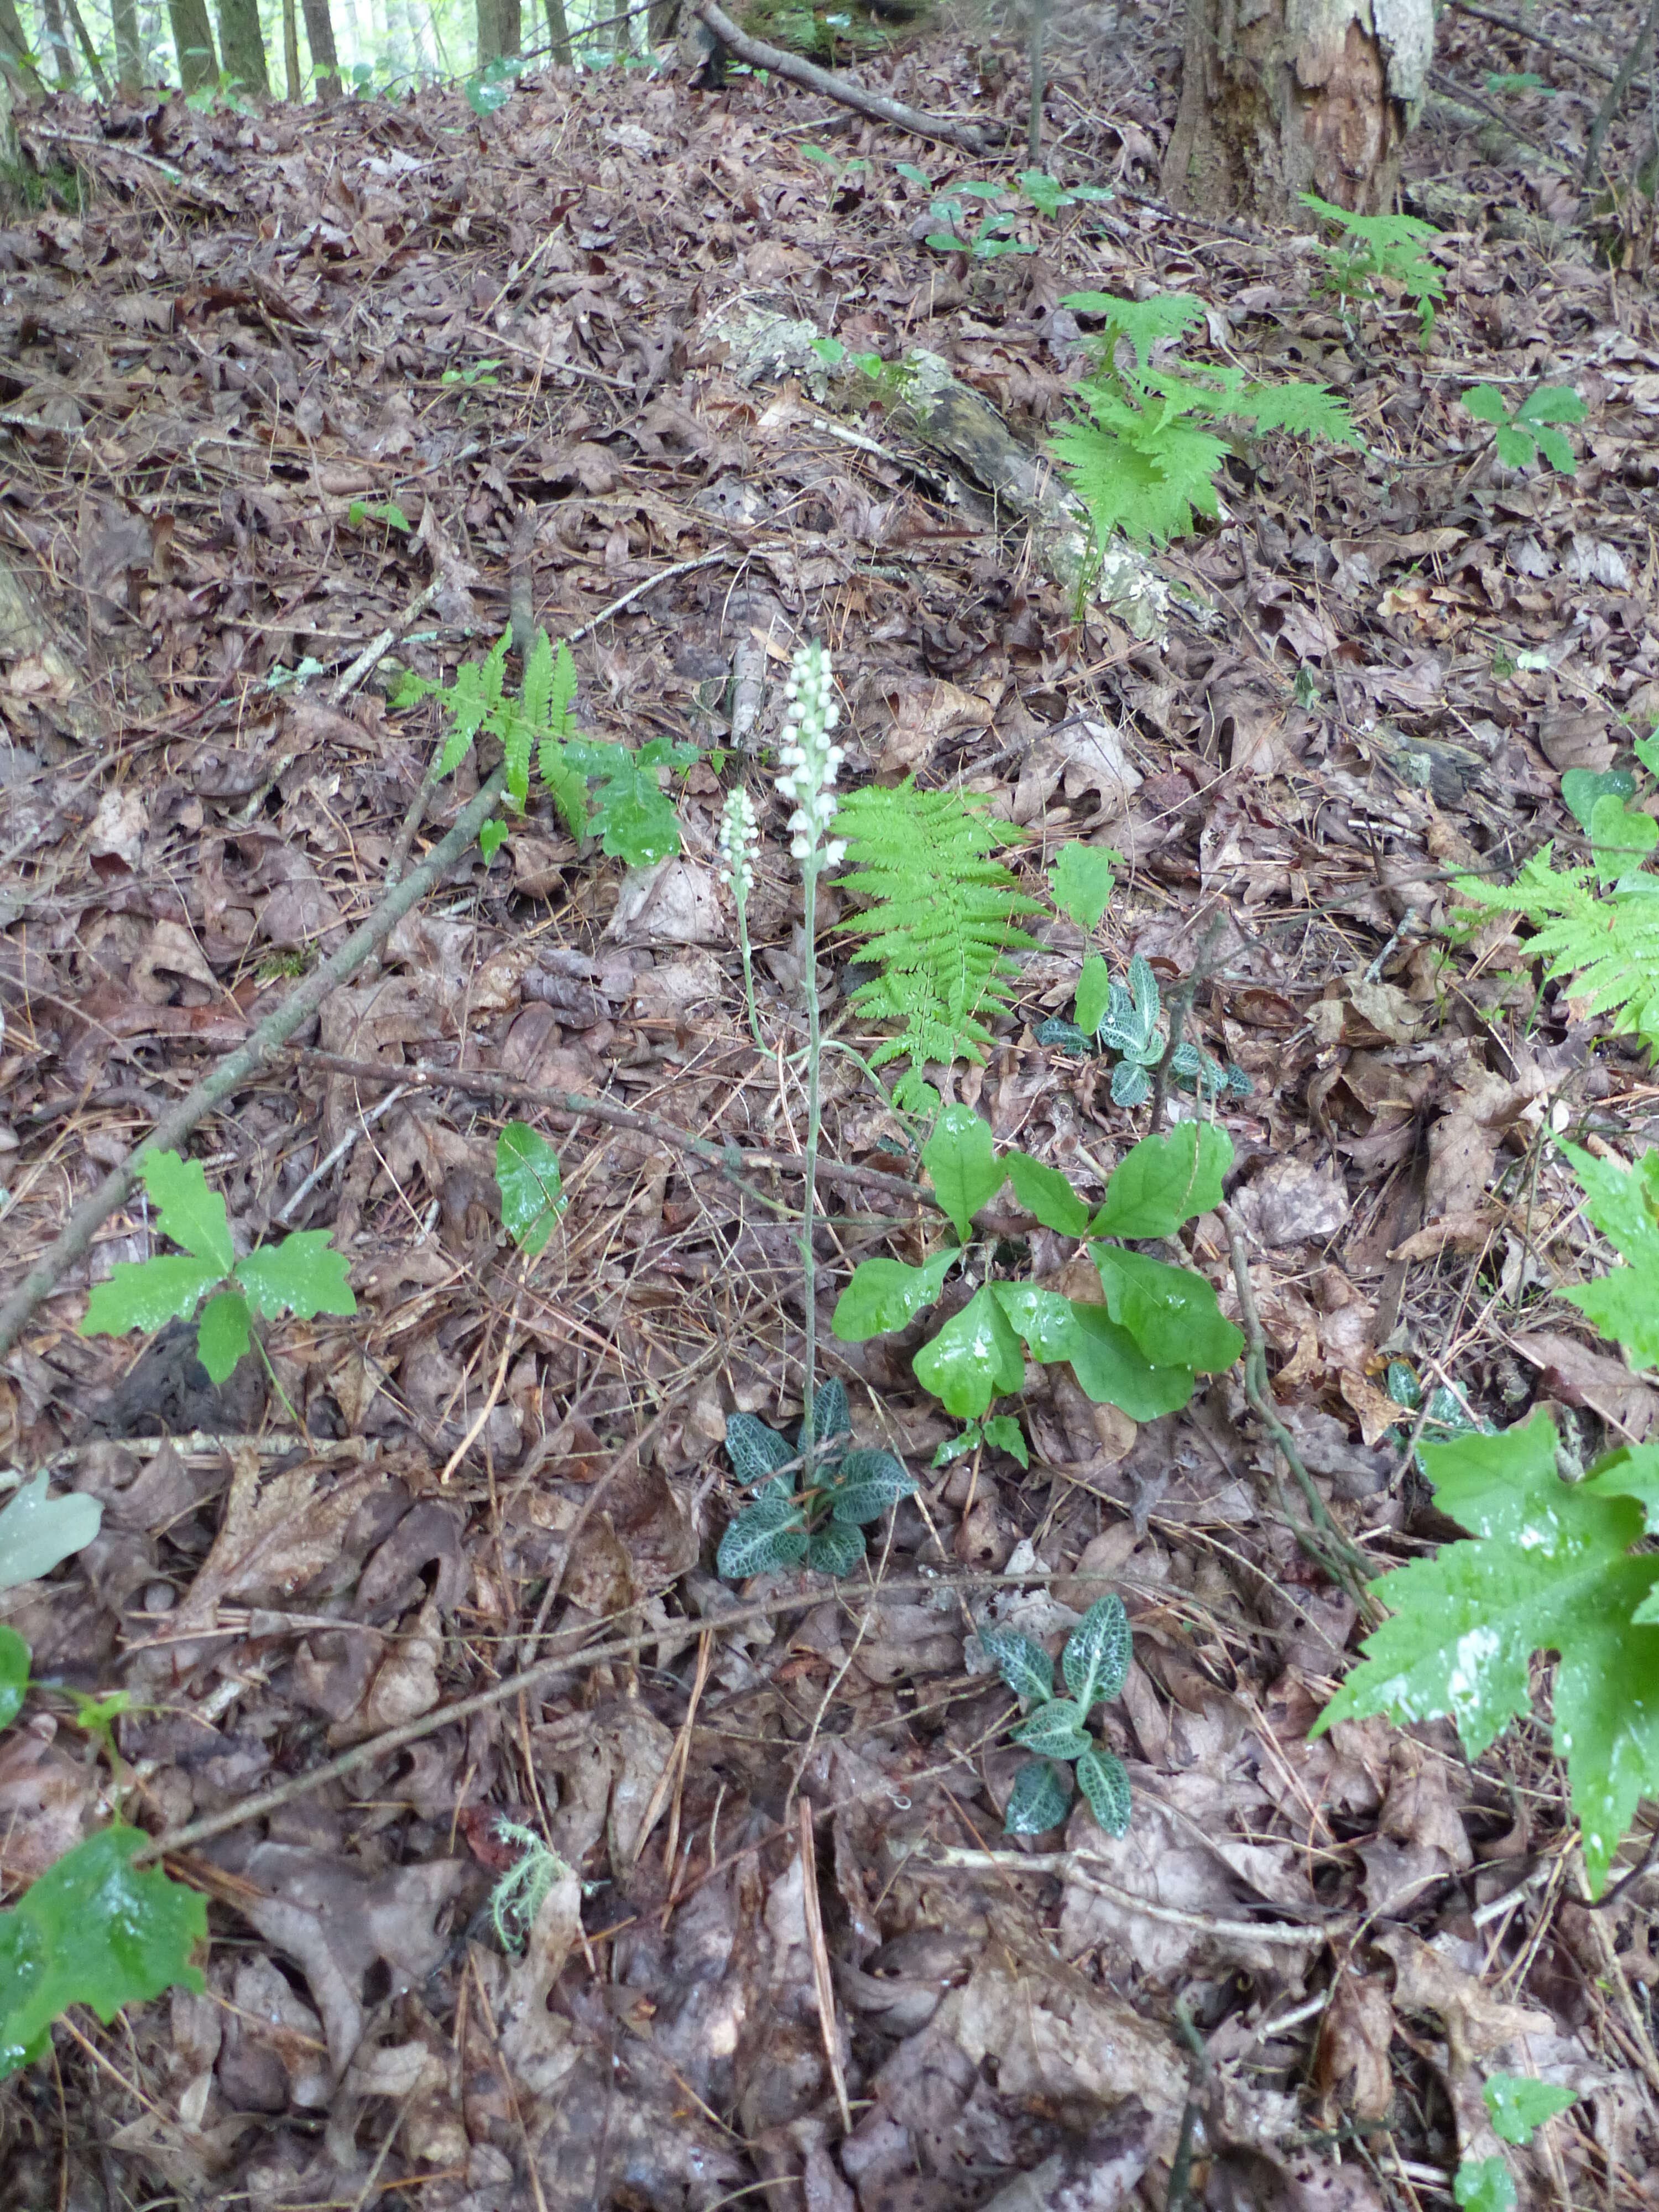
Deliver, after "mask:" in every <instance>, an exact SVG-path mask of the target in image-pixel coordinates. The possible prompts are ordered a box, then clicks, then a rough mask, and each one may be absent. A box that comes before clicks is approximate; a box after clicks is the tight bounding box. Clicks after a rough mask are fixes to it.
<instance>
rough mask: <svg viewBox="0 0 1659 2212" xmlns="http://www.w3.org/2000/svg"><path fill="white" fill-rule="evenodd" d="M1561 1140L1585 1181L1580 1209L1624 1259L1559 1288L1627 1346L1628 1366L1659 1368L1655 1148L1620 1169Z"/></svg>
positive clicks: (1658, 1170)
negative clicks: (1620, 1264) (1585, 1280)
mask: <svg viewBox="0 0 1659 2212" xmlns="http://www.w3.org/2000/svg"><path fill="white" fill-rule="evenodd" d="M1558 1141H1559V1143H1560V1147H1561V1150H1562V1152H1564V1153H1565V1155H1566V1157H1567V1158H1568V1160H1569V1161H1571V1164H1572V1170H1573V1173H1574V1174H1575V1175H1576V1176H1577V1178H1578V1180H1579V1182H1580V1183H1581V1184H1582V1185H1583V1192H1584V1211H1585V1212H1586V1213H1588V1214H1589V1218H1590V1219H1591V1220H1592V1221H1593V1222H1594V1223H1595V1226H1596V1227H1597V1228H1598V1229H1599V1230H1600V1231H1601V1234H1602V1235H1603V1236H1604V1237H1607V1239H1608V1241H1609V1242H1610V1243H1612V1244H1613V1247H1614V1249H1616V1250H1617V1252H1618V1254H1619V1255H1620V1259H1621V1260H1623V1261H1624V1262H1625V1265H1624V1266H1623V1267H1613V1268H1610V1269H1609V1270H1608V1272H1607V1273H1606V1274H1605V1275H1600V1276H1598V1277H1597V1278H1596V1279H1595V1281H1593V1282H1589V1283H1580V1284H1574V1285H1571V1286H1570V1287H1568V1288H1565V1289H1564V1290H1563V1291H1562V1292H1561V1295H1562V1297H1564V1298H1565V1299H1567V1300H1568V1301H1569V1303H1570V1304H1573V1305H1576V1306H1577V1309H1578V1310H1579V1311H1580V1313H1582V1314H1583V1315H1585V1316H1587V1318H1588V1319H1589V1320H1590V1321H1591V1322H1594V1323H1595V1327H1596V1328H1598V1329H1600V1330H1601V1334H1602V1335H1603V1336H1610V1337H1613V1338H1614V1339H1616V1340H1617V1341H1618V1342H1619V1343H1620V1344H1621V1345H1622V1346H1624V1351H1625V1357H1626V1359H1627V1360H1628V1361H1629V1363H1630V1364H1631V1366H1632V1368H1634V1369H1636V1370H1638V1371H1640V1370H1643V1369H1644V1368H1650V1367H1659V1148H1654V1147H1650V1148H1649V1150H1648V1151H1646V1152H1644V1153H1643V1154H1642V1156H1641V1158H1639V1159H1638V1161H1637V1163H1636V1164H1635V1166H1634V1167H1633V1168H1623V1167H1620V1165H1619V1164H1617V1162H1615V1161H1613V1160H1607V1159H1598V1158H1596V1156H1595V1153H1593V1152H1585V1151H1584V1150H1583V1147H1582V1146H1578V1145H1571V1144H1568V1143H1567V1142H1566V1141H1565V1139H1559V1140H1558Z"/></svg>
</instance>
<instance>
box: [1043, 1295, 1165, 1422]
mask: <svg viewBox="0 0 1659 2212" xmlns="http://www.w3.org/2000/svg"><path fill="white" fill-rule="evenodd" d="M1072 1329H1073V1334H1072V1336H1071V1339H1070V1346H1069V1349H1068V1351H1067V1352H1066V1358H1068V1359H1069V1360H1070V1362H1071V1366H1072V1372H1073V1375H1075V1376H1076V1377H1077V1384H1078V1388H1079V1390H1081V1391H1082V1393H1083V1395H1085V1398H1090V1399H1092V1401H1094V1403H1095V1404H1096V1405H1097V1406H1116V1407H1120V1408H1121V1410H1122V1411H1123V1412H1124V1413H1127V1415H1128V1416H1129V1419H1131V1420H1132V1421H1155V1420H1157V1419H1158V1416H1159V1414H1160V1413H1179V1412H1180V1410H1181V1408H1182V1407H1183V1406H1184V1405H1186V1403H1187V1402H1188V1400H1189V1399H1190V1398H1191V1396H1192V1395H1193V1391H1194V1388H1195V1386H1196V1382H1197V1377H1196V1376H1195V1375H1194V1371H1193V1370H1192V1369H1191V1368H1190V1367H1181V1366H1176V1365H1174V1364H1170V1365H1167V1366H1161V1365H1158V1364H1155V1363H1154V1362H1153V1361H1152V1360H1150V1359H1148V1358H1147V1357H1146V1353H1145V1352H1143V1351H1142V1350H1141V1348H1140V1346H1139V1345H1138V1344H1137V1343H1136V1342H1135V1340H1134V1339H1133V1337H1132V1336H1131V1335H1130V1334H1129V1332H1128V1330H1127V1328H1119V1327H1118V1325H1117V1323H1116V1322H1115V1321H1114V1320H1113V1319H1112V1318H1111V1316H1110V1315H1109V1313H1108V1312H1107V1310H1106V1309H1105V1307H1104V1306H1091V1305H1085V1304H1083V1303H1082V1301H1081V1300H1080V1299H1079V1300H1076V1301H1074V1302H1073V1306H1072Z"/></svg>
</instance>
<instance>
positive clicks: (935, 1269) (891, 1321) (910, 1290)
mask: <svg viewBox="0 0 1659 2212" xmlns="http://www.w3.org/2000/svg"><path fill="white" fill-rule="evenodd" d="M961 1257H962V1247H961V1246H960V1245H959V1244H958V1245H955V1246H953V1247H952V1248H951V1250H949V1251H947V1252H935V1253H934V1255H933V1258H932V1259H931V1260H927V1261H924V1262H923V1264H922V1265H921V1267H906V1266H905V1264H904V1262H903V1261H902V1260H860V1261H859V1264H858V1266H857V1267H854V1270H853V1274H852V1279H851V1280H850V1281H849V1282H848V1285H847V1288H846V1289H845V1290H844V1291H842V1294H841V1296H840V1297H839V1298H837V1299H836V1310H835V1314H834V1316H832V1318H831V1320H830V1323H829V1326H830V1328H831V1329H832V1330H833V1331H834V1332H835V1334H836V1336H838V1337H839V1338H840V1339H841V1340H842V1343H843V1344H864V1343H866V1342H867V1341H868V1340H869V1339H870V1338H871V1337H872V1336H884V1335H886V1334H889V1332H890V1331H891V1330H894V1329H900V1328H908V1326H909V1324H910V1322H913V1321H914V1320H915V1317H916V1316H917V1315H918V1314H919V1313H921V1311H922V1310H924V1308H926V1307H927V1306H931V1305H932V1304H934V1302H935V1301H936V1300H937V1298H938V1297H939V1292H940V1291H942V1290H943V1289H944V1288H945V1276H946V1275H947V1274H948V1273H950V1271H951V1267H953V1266H954V1265H955V1263H956V1262H957V1261H958V1260H959V1259H961Z"/></svg>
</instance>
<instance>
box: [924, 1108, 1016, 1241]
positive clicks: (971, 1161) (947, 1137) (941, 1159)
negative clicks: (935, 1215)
mask: <svg viewBox="0 0 1659 2212" xmlns="http://www.w3.org/2000/svg"><path fill="white" fill-rule="evenodd" d="M921 1164H922V1165H923V1166H924V1167H925V1168H926V1169H927V1172H928V1174H929V1175H930V1176H932V1177H933V1189H934V1192H935V1194H936V1195H937V1196H938V1199H939V1204H940V1205H941V1206H943V1207H944V1208H945V1212H946V1214H947V1215H948V1216H949V1217H950V1219H951V1224H952V1225H953V1226H954V1227H955V1230H956V1232H957V1236H958V1237H961V1239H962V1241H963V1243H964V1244H965V1243H967V1242H968V1240H969V1237H971V1236H972V1235H973V1233H974V1216H975V1214H976V1213H977V1212H979V1210H980V1208H981V1206H988V1205H989V1204H990V1202H991V1200H993V1199H994V1197H995V1196H996V1194H997V1193H998V1192H999V1191H1000V1189H1001V1188H1002V1186H1003V1184H1004V1182H1006V1180H1007V1170H1006V1168H1005V1167H1004V1166H1003V1165H1002V1164H1001V1163H1000V1161H998V1160H997V1159H995V1158H994V1157H993V1153H992V1146H991V1127H990V1124H989V1122H987V1121H981V1119H980V1117H979V1115H977V1114H975V1111H974V1109H973V1108H972V1107H971V1106H947V1107H946V1108H945V1111H944V1112H943V1113H942V1114H941V1115H939V1127H937V1128H936V1129H935V1130H934V1132H933V1135H932V1136H931V1137H929V1139H927V1143H926V1144H925V1145H924V1146H922V1148H921Z"/></svg>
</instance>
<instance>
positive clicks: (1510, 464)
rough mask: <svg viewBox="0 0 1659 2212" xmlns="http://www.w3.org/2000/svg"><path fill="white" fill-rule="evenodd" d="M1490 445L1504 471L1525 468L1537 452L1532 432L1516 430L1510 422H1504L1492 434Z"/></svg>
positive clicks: (1536, 443) (1536, 444) (1536, 442)
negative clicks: (1493, 446) (1496, 453)
mask: <svg viewBox="0 0 1659 2212" xmlns="http://www.w3.org/2000/svg"><path fill="white" fill-rule="evenodd" d="M1492 443H1493V444H1494V445H1495V446H1496V447H1497V448H1498V459H1499V460H1500V461H1502V462H1503V464H1504V467H1505V468H1506V469H1523V468H1525V466H1526V465H1527V463H1528V461H1529V460H1531V459H1532V458H1533V456H1534V453H1536V452H1537V450H1538V441H1537V440H1536V439H1535V438H1534V436H1533V434H1532V432H1531V431H1530V430H1522V429H1517V428H1516V426H1515V425H1514V424H1513V423H1512V422H1505V423H1504V424H1502V425H1501V426H1500V427H1499V428H1498V429H1497V430H1496V431H1494V432H1493V434H1492Z"/></svg>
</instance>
